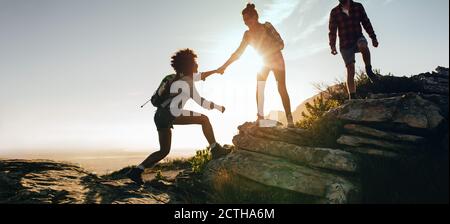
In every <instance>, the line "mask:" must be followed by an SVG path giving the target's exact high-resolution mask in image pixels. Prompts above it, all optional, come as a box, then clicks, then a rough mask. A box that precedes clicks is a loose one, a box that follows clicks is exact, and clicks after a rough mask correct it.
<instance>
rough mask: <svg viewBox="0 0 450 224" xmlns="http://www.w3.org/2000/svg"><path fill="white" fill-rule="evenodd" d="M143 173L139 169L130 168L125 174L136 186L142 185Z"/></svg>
mask: <svg viewBox="0 0 450 224" xmlns="http://www.w3.org/2000/svg"><path fill="white" fill-rule="evenodd" d="M143 172H144V171H143V170H142V169H139V168H131V170H130V171H129V172H128V173H127V177H128V178H130V179H131V180H132V181H134V182H135V183H136V184H139V185H142V184H144V180H143V179H142V173H143Z"/></svg>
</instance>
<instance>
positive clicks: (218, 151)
mask: <svg viewBox="0 0 450 224" xmlns="http://www.w3.org/2000/svg"><path fill="white" fill-rule="evenodd" d="M230 152H231V149H229V148H224V147H222V146H221V145H219V144H216V146H215V147H214V148H211V154H212V159H213V160H216V159H219V158H221V157H224V156H226V155H228V154H230Z"/></svg>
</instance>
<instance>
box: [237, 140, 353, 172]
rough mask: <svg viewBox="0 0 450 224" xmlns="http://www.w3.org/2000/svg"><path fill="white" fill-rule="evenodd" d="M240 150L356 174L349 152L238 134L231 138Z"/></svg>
mask: <svg viewBox="0 0 450 224" xmlns="http://www.w3.org/2000/svg"><path fill="white" fill-rule="evenodd" d="M233 143H234V144H235V146H237V147H238V148H240V149H244V150H248V151H252V152H257V153H261V154H265V155H270V156H275V157H279V158H283V159H286V160H289V161H291V162H293V163H296V164H302V165H305V166H309V167H316V168H323V169H329V170H335V171H345V172H358V168H359V166H358V159H357V158H356V157H355V156H354V155H352V154H351V153H349V152H345V151H342V150H337V149H327V148H313V147H305V146H297V145H293V144H289V143H285V142H277V141H271V140H267V139H262V138H255V137H252V136H250V135H244V134H240V135H237V136H235V137H234V138H233Z"/></svg>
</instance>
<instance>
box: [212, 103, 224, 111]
mask: <svg viewBox="0 0 450 224" xmlns="http://www.w3.org/2000/svg"><path fill="white" fill-rule="evenodd" d="M214 109H216V110H218V111H220V112H222V113H225V107H224V106H220V105H217V104H216V105H215V107H214Z"/></svg>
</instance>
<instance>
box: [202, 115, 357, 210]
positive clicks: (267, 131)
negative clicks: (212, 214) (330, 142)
mask: <svg viewBox="0 0 450 224" xmlns="http://www.w3.org/2000/svg"><path fill="white" fill-rule="evenodd" d="M239 130H240V133H239V135H237V136H235V137H234V139H233V143H234V145H235V147H236V150H235V151H234V152H233V153H232V154H231V155H229V156H227V157H226V158H224V159H221V160H217V161H213V162H211V163H210V164H209V166H208V172H206V175H205V176H206V179H207V180H208V181H209V182H210V185H211V186H217V182H220V181H221V180H219V179H220V176H216V175H215V174H216V173H220V172H227V173H228V174H227V175H237V176H239V177H242V178H246V179H248V180H251V181H253V182H256V183H259V184H262V185H266V186H270V187H275V188H278V189H283V190H286V191H291V192H295V193H299V194H304V195H306V196H308V197H313V198H314V200H313V202H314V203H352V202H353V203H356V202H358V201H359V197H360V188H359V181H358V172H359V161H358V158H357V157H355V156H354V155H352V154H351V153H349V152H345V151H343V150H339V149H328V148H319V147H317V148H314V147H306V146H302V145H301V144H299V141H298V140H296V139H302V137H304V136H302V134H303V133H304V131H303V130H301V129H285V128H282V127H273V128H261V127H259V126H258V125H256V124H255V123H246V124H244V125H242V126H240V127H239ZM217 178H219V179H217ZM219 187H220V186H219ZM235 187H239V186H235ZM300 203H301V202H300Z"/></svg>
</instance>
